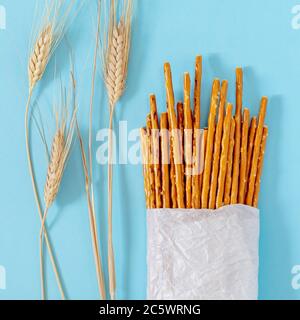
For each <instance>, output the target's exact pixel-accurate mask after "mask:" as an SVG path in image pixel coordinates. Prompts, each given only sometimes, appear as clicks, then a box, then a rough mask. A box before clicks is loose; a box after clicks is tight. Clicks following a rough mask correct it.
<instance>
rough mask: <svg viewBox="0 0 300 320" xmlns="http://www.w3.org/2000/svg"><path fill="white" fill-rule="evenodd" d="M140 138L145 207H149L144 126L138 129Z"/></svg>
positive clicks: (146, 144) (146, 146)
mask: <svg viewBox="0 0 300 320" xmlns="http://www.w3.org/2000/svg"><path fill="white" fill-rule="evenodd" d="M140 138H141V149H142V159H143V168H144V188H145V197H146V207H147V209H149V208H150V192H149V189H150V182H149V173H148V163H147V161H148V154H147V153H148V142H147V139H148V137H147V130H146V129H145V128H141V129H140Z"/></svg>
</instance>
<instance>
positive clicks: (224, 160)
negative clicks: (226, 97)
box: [216, 103, 232, 208]
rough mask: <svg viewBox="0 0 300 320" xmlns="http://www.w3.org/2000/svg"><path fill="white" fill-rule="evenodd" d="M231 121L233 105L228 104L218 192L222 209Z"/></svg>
mask: <svg viewBox="0 0 300 320" xmlns="http://www.w3.org/2000/svg"><path fill="white" fill-rule="evenodd" d="M231 119H232V104H231V103H228V104H227V107H226V116H225V119H224V125H223V137H222V152H221V158H220V172H219V177H218V192H217V202H216V207H217V208H220V207H221V206H222V205H223V197H224V189H225V178H226V172H227V164H228V162H227V160H228V151H229V142H230V131H231V128H230V127H231Z"/></svg>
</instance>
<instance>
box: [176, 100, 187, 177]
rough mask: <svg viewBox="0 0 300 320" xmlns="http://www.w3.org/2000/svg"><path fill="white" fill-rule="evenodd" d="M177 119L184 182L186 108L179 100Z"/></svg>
mask: <svg viewBox="0 0 300 320" xmlns="http://www.w3.org/2000/svg"><path fill="white" fill-rule="evenodd" d="M177 121H178V129H179V131H178V134H179V142H180V160H181V162H180V163H181V171H182V177H183V182H185V179H184V146H183V135H184V110H183V103H182V102H181V101H179V102H178V103H177Z"/></svg>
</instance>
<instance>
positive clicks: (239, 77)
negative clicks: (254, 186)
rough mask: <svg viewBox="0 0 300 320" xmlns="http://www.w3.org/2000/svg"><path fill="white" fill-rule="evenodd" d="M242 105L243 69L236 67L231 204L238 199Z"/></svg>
mask: <svg viewBox="0 0 300 320" xmlns="http://www.w3.org/2000/svg"><path fill="white" fill-rule="evenodd" d="M242 105H243V70H242V68H237V69H236V110H235V137H234V140H235V142H234V143H235V146H234V160H233V175H232V187H231V199H230V202H231V204H236V203H237V201H238V189H239V169H240V153H241V122H242Z"/></svg>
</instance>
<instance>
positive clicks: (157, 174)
mask: <svg viewBox="0 0 300 320" xmlns="http://www.w3.org/2000/svg"><path fill="white" fill-rule="evenodd" d="M150 114H151V124H152V146H153V154H152V156H153V165H154V178H155V202H156V208H161V207H162V200H161V170H160V160H159V159H160V152H159V149H160V144H159V124H158V117H157V107H156V98H155V95H153V94H152V95H150Z"/></svg>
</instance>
